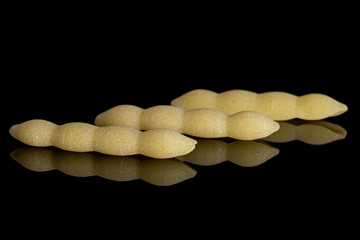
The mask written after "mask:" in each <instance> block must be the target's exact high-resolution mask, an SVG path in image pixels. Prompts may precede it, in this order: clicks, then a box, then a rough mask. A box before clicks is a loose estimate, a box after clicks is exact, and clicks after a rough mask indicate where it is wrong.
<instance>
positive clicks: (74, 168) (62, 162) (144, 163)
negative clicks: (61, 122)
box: [11, 147, 196, 186]
mask: <svg viewBox="0 0 360 240" xmlns="http://www.w3.org/2000/svg"><path fill="white" fill-rule="evenodd" d="M11 157H12V158H13V159H14V160H16V161H17V162H18V163H20V164H21V165H22V166H24V167H25V168H27V169H29V170H32V171H36V172H45V171H50V170H54V169H57V170H59V171H61V172H63V173H65V174H68V175H71V176H75V177H90V176H95V175H96V176H100V177H103V178H106V179H109V180H113V181H132V180H136V179H142V180H144V181H146V182H148V183H151V184H154V185H158V186H170V185H174V184H177V183H180V182H183V181H185V180H187V179H190V178H193V177H194V176H195V175H196V171H195V170H194V169H192V168H190V167H189V166H188V165H187V164H185V163H183V162H181V161H179V160H177V159H153V158H146V159H139V158H136V157H119V156H110V155H103V154H98V153H76V152H66V151H62V150H57V151H55V150H52V149H47V148H35V147H27V148H20V149H17V150H15V151H14V152H12V153H11Z"/></svg>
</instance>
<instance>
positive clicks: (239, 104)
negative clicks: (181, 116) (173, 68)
mask: <svg viewBox="0 0 360 240" xmlns="http://www.w3.org/2000/svg"><path fill="white" fill-rule="evenodd" d="M171 105H173V106H176V107H180V108H183V109H186V110H189V109H196V108H212V109H216V110H219V111H222V112H224V113H226V114H233V113H236V112H241V111H256V112H259V113H262V114H264V115H265V116H267V117H269V118H271V119H273V120H279V121H283V120H289V119H293V118H300V119H304V120H319V119H324V118H327V117H333V116H338V115H340V114H342V113H344V112H346V111H347V109H348V108H347V106H346V105H345V104H343V103H340V102H338V101H336V100H335V99H333V98H331V97H329V96H327V95H324V94H320V93H311V94H307V95H303V96H295V95H293V94H290V93H286V92H265V93H260V94H258V93H254V92H250V91H247V90H230V91H226V92H222V93H216V92H213V91H209V90H205V89H196V90H192V91H189V92H187V93H185V94H184V95H182V96H180V97H178V98H176V99H174V100H173V101H172V102H171Z"/></svg>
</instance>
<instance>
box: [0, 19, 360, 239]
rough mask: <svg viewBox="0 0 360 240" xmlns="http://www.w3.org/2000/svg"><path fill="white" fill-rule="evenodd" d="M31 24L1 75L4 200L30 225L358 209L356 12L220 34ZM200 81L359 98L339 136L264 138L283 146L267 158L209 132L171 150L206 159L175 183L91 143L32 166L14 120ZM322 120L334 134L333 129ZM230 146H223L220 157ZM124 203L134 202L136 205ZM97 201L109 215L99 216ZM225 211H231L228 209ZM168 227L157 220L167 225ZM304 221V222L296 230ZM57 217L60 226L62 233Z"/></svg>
mask: <svg viewBox="0 0 360 240" xmlns="http://www.w3.org/2000/svg"><path fill="white" fill-rule="evenodd" d="M26 22H27V21H25V20H24V21H22V23H21V24H20V25H17V27H14V28H12V29H13V30H12V31H11V34H8V35H7V36H9V38H10V39H9V43H8V44H7V45H6V46H5V47H6V48H7V49H8V50H10V52H11V54H9V55H7V56H6V59H5V65H3V68H4V69H5V73H6V74H4V76H3V78H2V79H3V80H4V82H3V83H6V86H5V85H3V87H2V90H3V91H2V93H3V94H2V104H3V105H2V106H3V110H2V120H3V121H4V123H3V124H2V136H3V142H4V145H5V146H3V147H2V149H3V151H2V153H3V154H2V161H1V163H0V168H1V179H2V180H1V189H2V199H3V201H4V204H3V206H4V209H6V208H9V209H12V210H13V211H14V212H13V214H12V216H19V218H18V219H14V220H13V221H12V223H15V222H18V221H19V219H22V222H21V223H22V224H26V223H29V222H32V220H33V217H34V216H40V217H42V218H41V221H40V222H41V223H44V222H47V221H48V220H49V219H53V218H58V217H59V216H62V217H64V216H65V217H66V220H67V221H70V222H71V220H72V224H73V226H76V223H77V219H83V216H86V217H85V218H87V219H88V220H90V221H94V222H95V223H98V222H99V221H101V220H103V219H113V218H112V217H114V216H115V217H117V221H120V220H124V219H126V222H128V223H131V224H133V223H139V222H141V223H150V222H156V221H155V220H154V219H155V217H159V219H160V220H159V223H169V224H172V223H173V222H172V221H173V220H174V218H178V219H184V221H181V223H182V224H181V225H179V223H178V224H177V225H176V228H177V229H179V228H180V229H181V230H182V231H183V232H184V231H185V232H186V231H187V230H189V229H190V228H192V229H195V228H197V226H199V225H197V224H200V223H201V222H202V220H204V219H205V220H208V221H209V222H212V223H213V224H212V225H209V226H206V229H216V226H217V223H219V222H223V221H226V219H228V221H226V222H227V223H230V222H231V223H233V224H234V223H237V222H238V221H240V220H242V221H246V222H247V223H248V224H247V225H252V226H254V225H256V224H258V223H259V222H262V223H266V224H267V223H269V222H277V221H276V220H275V219H276V217H280V219H281V222H282V223H284V222H285V223H288V224H289V225H292V221H290V219H291V220H294V219H297V218H298V217H299V218H302V219H305V220H304V221H305V222H306V221H308V222H311V223H312V224H311V226H313V227H314V226H317V222H318V220H317V219H320V218H321V219H328V221H329V222H338V221H339V219H340V218H335V217H334V215H335V214H340V216H342V217H343V218H344V216H345V214H346V213H352V214H354V212H355V209H356V208H355V207H354V205H353V204H352V203H354V202H356V199H357V197H356V195H357V189H358V168H357V167H356V165H357V162H358V148H359V147H358V143H359V141H358V133H359V132H358V127H357V126H358V124H359V123H358V118H357V114H358V102H359V100H358V95H359V92H358V86H357V85H358V84H357V82H356V81H357V79H358V73H357V71H356V69H357V68H358V67H357V65H356V64H355V61H354V56H355V57H356V56H357V55H356V54H355V49H356V48H355V47H354V46H355V45H354V44H353V43H354V34H353V33H354V29H353V28H350V27H346V26H348V24H347V23H346V24H345V23H344V24H339V25H337V24H329V25H327V24H325V23H324V22H323V21H321V22H322V24H320V25H313V24H312V23H311V24H310V23H309V24H307V25H306V27H304V28H302V27H299V26H302V24H298V25H296V26H294V25H292V24H289V25H287V26H283V27H275V26H278V25H277V24H275V25H269V26H263V28H261V29H262V30H261V29H260V30H259V28H257V27H255V28H251V29H253V30H252V31H250V32H251V34H249V33H247V34H241V33H240V35H241V36H238V34H239V30H238V29H233V28H232V29H227V30H225V29H224V28H223V27H221V29H223V31H221V34H220V33H219V31H213V28H212V27H211V28H208V29H207V30H208V31H206V32H207V33H208V34H206V33H205V32H204V31H201V33H200V31H197V30H196V31H192V32H191V33H189V32H187V31H184V32H183V31H181V33H180V32H178V31H170V30H169V28H166V29H167V31H168V30H169V32H168V33H169V34H165V33H167V32H165V33H164V31H146V32H144V31H140V30H136V29H138V28H132V29H133V30H131V29H129V31H125V30H124V31H116V30H114V29H107V30H105V29H104V28H102V27H101V28H100V29H103V31H101V34H100V33H99V29H93V28H92V27H89V28H82V27H74V26H72V25H71V24H70V25H67V26H68V27H65V28H59V27H56V26H54V25H51V24H50V23H49V24H46V23H43V24H40V25H39V24H30V25H28V24H26ZM42 22H46V21H42ZM281 22H286V21H285V20H284V21H281ZM336 22H337V21H336ZM264 24H265V23H264ZM61 25H62V24H61V23H58V25H57V26H61ZM19 26H21V27H19ZM71 26H72V27H71ZM324 26H328V27H325V28H324ZM199 28H201V27H200V26H199ZM144 29H149V28H148V27H145V28H144ZM170 29H172V28H170ZM266 29H267V30H266ZM80 30H81V31H80ZM218 30H219V29H218ZM115 32H116V34H115ZM125 32H126V33H125ZM170 32H171V33H170ZM240 32H241V31H240ZM139 33H143V34H140V35H139ZM210 33H213V34H210ZM235 33H236V34H235ZM165 36H167V37H165ZM198 88H203V89H209V90H212V91H216V92H222V91H226V90H230V89H245V90H250V91H254V92H258V93H261V92H267V91H284V92H289V93H292V94H295V95H298V96H300V95H304V94H308V93H323V94H326V95H328V96H331V97H333V98H334V99H336V100H338V101H340V102H342V103H345V104H346V105H347V106H348V108H349V110H348V112H346V113H344V114H342V115H340V116H337V117H333V118H328V119H325V121H327V122H328V123H329V124H327V125H331V126H334V125H336V126H337V127H335V128H331V127H330V129H331V130H330V132H331V131H334V132H335V134H333V135H331V134H330V135H331V136H332V137H333V138H330V139H325V140H324V139H323V140H321V139H320V140H319V138H317V140H316V141H315V140H314V141H315V142H311V141H310V142H309V138H295V139H291V138H289V139H288V140H289V141H277V140H274V139H272V140H271V139H267V140H266V139H264V140H261V144H264V146H269V147H271V149H273V150H274V152H272V153H271V154H269V155H268V157H265V158H260V159H258V162H256V163H251V161H250V160H249V159H248V160H247V161H246V163H245V164H244V163H243V162H241V158H239V159H237V158H236V157H234V156H240V155H241V153H240V152H239V153H236V154H233V155H231V156H230V155H224V154H223V155H221V154H219V152H223V151H225V150H219V149H222V148H224V149H227V150H226V151H228V150H229V148H231V149H233V151H235V150H236V149H237V147H239V146H236V144H237V143H236V142H237V141H235V140H233V139H229V138H226V139H214V140H213V142H210V143H208V144H209V145H210V146H211V147H210V150H209V152H210V153H204V154H203V155H201V154H199V155H198V156H197V157H198V158H196V159H191V160H189V159H190V158H189V159H186V157H183V158H182V159H175V160H170V161H174V162H175V163H179V164H180V165H182V166H184V165H186V166H187V167H189V168H191V169H193V170H194V171H196V175H191V174H190V175H189V177H188V178H186V180H184V181H179V182H178V183H176V184H168V185H169V186H159V184H152V183H151V181H150V182H149V180H144V179H143V178H141V177H139V176H133V179H132V180H131V181H124V179H121V177H118V178H117V179H109V177H106V176H108V175H107V174H105V173H104V171H105V170H106V167H100V166H99V165H98V164H97V163H98V162H99V161H100V160H101V158H102V157H104V156H103V155H101V154H97V153H88V154H86V155H84V156H87V157H85V159H83V160H79V158H78V159H77V157H74V156H71V155H69V156H66V155H67V154H69V153H67V152H65V151H62V150H59V149H56V148H46V149H45V150H46V151H49V152H48V153H47V154H49V155H51V156H52V157H50V158H52V160H47V161H50V162H52V163H51V164H50V165H51V166H44V165H42V166H43V167H44V168H41V163H38V164H40V166H38V167H39V168H38V169H36V168H35V166H36V165H33V166H32V167H30V166H29V165H26V158H28V157H24V158H23V159H22V160H19V159H18V158H19V156H20V155H21V154H20V153H21V152H20V151H21V149H24V148H27V146H25V145H24V144H22V143H21V142H19V141H17V140H15V139H13V138H12V137H11V136H10V134H9V132H8V131H9V129H10V127H11V126H12V125H14V124H18V123H21V122H24V121H27V120H30V119H45V120H48V121H51V122H54V123H56V124H65V123H68V122H86V123H93V122H94V119H95V117H96V116H97V114H99V113H101V112H103V111H105V110H107V109H109V108H111V107H114V106H116V105H119V104H132V105H136V106H139V107H142V108H149V107H152V106H155V105H168V104H170V102H171V100H173V99H174V98H176V97H178V96H180V95H182V94H184V93H185V92H187V91H190V90H193V89H198ZM283 124H285V125H291V126H292V127H291V128H293V129H301V128H302V127H301V126H305V125H311V124H315V125H316V123H314V122H307V121H302V120H297V119H296V120H294V121H289V122H285V123H283ZM339 129H340V130H339ZM325 130H326V129H325ZM311 132H312V133H314V135H316V136H319V134H320V135H321V131H319V132H318V131H317V130H311ZM316 136H313V137H314V138H316ZM200 140H201V141H207V139H200ZM199 142H200V141H199ZM240 145H241V144H240ZM199 146H200V144H199ZM229 146H230V147H229ZM234 149H235V150H234ZM197 150H198V149H195V151H197ZM28 151H30V152H32V154H33V156H32V157H29V158H30V159H33V160H34V161H35V160H37V159H38V158H37V157H34V154H35V155H36V154H38V155H40V154H39V153H36V151H40V149H33V148H32V149H30V150H29V149H28ZM253 151H254V154H250V155H251V156H253V155H256V154H258V155H259V152H257V150H256V149H253ZM260 153H261V151H260ZM206 154H208V155H206ZM217 154H219V155H221V156H222V157H220V158H216V155H217ZM260 155H261V154H260ZM25 156H26V155H25ZM201 156H206V157H203V159H202V158H201ZM224 156H225V157H224ZM82 157H83V156H82ZM82 157H81V156H80V159H81V158H82ZM131 157H134V158H135V159H136V160H135V161H138V162H141V161H144V162H146V161H151V160H146V159H145V158H144V157H143V156H131ZM71 159H77V161H79V165H76V168H82V167H83V166H86V169H87V172H86V171H85V170H84V171H85V172H83V174H82V175H81V176H78V175H79V174H77V173H75V172H74V170H72V169H70V168H71V164H72V163H73V162H70V163H69V162H68V163H69V164H66V161H70V160H71ZM89 159H90V160H89ZM91 159H92V160H91ZM128 160H129V159H127V160H122V161H124V162H127V161H128ZM197 160H198V161H197ZM81 161H83V162H84V163H85V165H82V163H81ZM106 161H113V159H112V160H110V159H107V160H106ZM96 168H98V169H99V168H102V170H103V171H100V170H97V171H96V170H94V169H96ZM104 169H105V170H104ZM108 170H109V171H110V170H111V171H113V170H114V168H111V167H110V169H108ZM119 179H120V180H119ZM355 206H356V205H355ZM181 209H182V210H181ZM184 209H185V210H184ZM125 210H127V211H129V214H126V217H125V213H124V212H125ZM280 211H282V214H280V216H279V213H280ZM94 213H101V214H102V216H103V217H102V218H95V217H92V216H93V214H94ZM133 213H136V214H133ZM216 213H217V214H220V217H215V215H216ZM16 214H18V215H16ZM110 216H111V217H110ZM174 216H175V217H174ZM179 216H181V217H182V218H179ZM355 216H357V215H356V214H355ZM122 217H124V218H122ZM183 217H185V218H183ZM234 217H235V218H234ZM304 217H305V218H304ZM99 219H101V220H99ZM229 219H235V220H234V221H229ZM190 220H192V222H191V221H190ZM288 220H289V221H288ZM189 221H190V222H189ZM49 222H50V221H49ZM279 222H280V221H279ZM319 222H321V221H319ZM67 226H68V225H67ZM157 226H158V228H157V231H155V230H154V231H155V232H158V229H159V228H160V227H161V224H159V225H157ZM241 226H242V225H240V226H239V225H236V227H234V228H233V229H241ZM256 226H257V225H256ZM281 226H282V225H281ZM281 226H280V225H279V226H277V228H276V229H280V228H281ZM297 226H300V225H297ZM118 228H119V226H117V228H116V229H118ZM305 228H306V227H305V225H301V226H300V227H299V228H298V229H297V231H295V232H301V231H302V230H303V229H305ZM56 229H57V230H58V229H59V225H57V226H54V228H53V231H54V232H55V230H56ZM201 229H203V228H201ZM259 229H261V228H258V229H257V231H260V230H259ZM293 233H294V232H293Z"/></svg>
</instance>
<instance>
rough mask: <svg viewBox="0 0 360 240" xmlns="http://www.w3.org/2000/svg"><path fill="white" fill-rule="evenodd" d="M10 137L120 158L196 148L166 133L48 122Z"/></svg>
mask: <svg viewBox="0 0 360 240" xmlns="http://www.w3.org/2000/svg"><path fill="white" fill-rule="evenodd" d="M10 134H11V135H12V136H13V137H14V138H16V139H18V140H19V141H21V142H23V143H25V144H27V145H31V146H37V147H46V146H55V147H58V148H61V149H64V150H68V151H74V152H90V151H96V152H101V153H105V154H110V155H118V156H126V155H133V154H143V155H146V156H150V157H154V158H171V157H175V156H179V155H184V154H187V153H189V152H190V151H192V150H193V149H194V148H195V144H196V141H195V140H193V139H191V138H188V137H186V136H183V135H181V134H180V133H178V132H175V131H171V130H166V129H155V130H150V131H146V132H141V131H139V130H136V129H133V128H129V127H120V126H112V127H96V126H94V125H90V124H87V123H68V124H64V125H61V126H58V125H56V124H54V123H51V122H48V121H45V120H30V121H27V122H24V123H21V124H18V125H14V126H12V127H11V128H10Z"/></svg>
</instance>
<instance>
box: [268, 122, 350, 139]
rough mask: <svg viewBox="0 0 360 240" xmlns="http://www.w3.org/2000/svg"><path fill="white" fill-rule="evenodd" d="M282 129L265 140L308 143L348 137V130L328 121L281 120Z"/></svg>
mask: <svg viewBox="0 0 360 240" xmlns="http://www.w3.org/2000/svg"><path fill="white" fill-rule="evenodd" d="M279 124H280V130H279V131H277V132H276V133H274V134H271V135H270V136H268V137H266V138H264V139H263V140H265V141H269V142H278V143H281V142H290V141H294V140H299V141H302V142H305V143H308V144H313V145H321V144H327V143H330V142H333V141H336V140H340V139H344V138H345V137H346V134H347V133H346V130H345V129H344V128H342V127H340V126H339V125H336V124H333V123H330V122H328V121H301V120H293V121H289V122H279Z"/></svg>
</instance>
